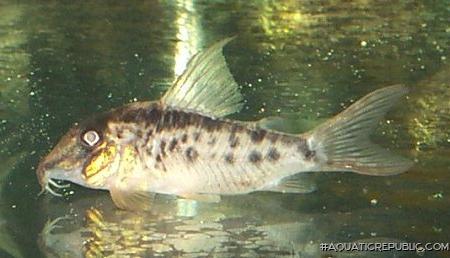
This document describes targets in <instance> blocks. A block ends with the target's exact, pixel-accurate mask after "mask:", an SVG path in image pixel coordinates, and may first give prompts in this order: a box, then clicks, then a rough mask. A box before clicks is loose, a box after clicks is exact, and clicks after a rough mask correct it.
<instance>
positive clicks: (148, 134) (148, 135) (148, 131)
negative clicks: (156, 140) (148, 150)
mask: <svg viewBox="0 0 450 258" xmlns="http://www.w3.org/2000/svg"><path fill="white" fill-rule="evenodd" d="M152 134H153V130H152V129H147V131H146V133H145V136H144V140H143V141H142V142H143V143H142V145H143V146H146V145H147V144H148V141H149V139H150V137H151V136H152Z"/></svg>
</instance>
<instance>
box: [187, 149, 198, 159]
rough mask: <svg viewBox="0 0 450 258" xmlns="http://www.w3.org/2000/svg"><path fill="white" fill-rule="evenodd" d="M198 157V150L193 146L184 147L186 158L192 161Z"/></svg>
mask: <svg viewBox="0 0 450 258" xmlns="http://www.w3.org/2000/svg"><path fill="white" fill-rule="evenodd" d="M197 157H198V152H197V151H196V150H195V149H194V148H193V147H189V148H187V149H186V158H187V159H188V160H189V161H191V162H193V161H194V160H196V159H197Z"/></svg>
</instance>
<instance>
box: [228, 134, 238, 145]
mask: <svg viewBox="0 0 450 258" xmlns="http://www.w3.org/2000/svg"><path fill="white" fill-rule="evenodd" d="M228 141H229V142H230V147H231V148H236V147H237V146H238V145H239V137H236V136H235V137H231V136H230V139H229V140H228Z"/></svg>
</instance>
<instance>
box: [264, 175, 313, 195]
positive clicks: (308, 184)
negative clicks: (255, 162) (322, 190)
mask: <svg viewBox="0 0 450 258" xmlns="http://www.w3.org/2000/svg"><path fill="white" fill-rule="evenodd" d="M316 189H317V186H316V184H315V183H314V182H313V181H312V180H311V179H310V178H306V177H305V176H293V177H288V178H285V179H282V180H281V181H280V182H278V184H273V185H269V186H267V187H266V188H264V189H263V191H271V192H280V193H311V192H314V191H315V190H316Z"/></svg>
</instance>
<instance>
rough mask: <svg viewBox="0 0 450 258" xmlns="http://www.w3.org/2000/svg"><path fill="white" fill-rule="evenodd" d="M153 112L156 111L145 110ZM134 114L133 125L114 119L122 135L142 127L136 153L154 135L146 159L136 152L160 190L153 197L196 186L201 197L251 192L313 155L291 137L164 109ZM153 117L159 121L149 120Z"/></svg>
mask: <svg viewBox="0 0 450 258" xmlns="http://www.w3.org/2000/svg"><path fill="white" fill-rule="evenodd" d="M152 108H153V109H155V110H156V111H148V110H147V111H144V110H146V109H152ZM136 109H139V110H141V111H133V112H134V115H135V116H137V118H135V119H137V120H138V121H137V122H134V123H132V122H130V123H126V122H125V121H124V120H123V119H122V118H123V117H122V118H120V116H119V118H118V117H117V116H116V117H115V119H116V122H117V124H120V125H121V128H122V129H124V131H125V132H124V134H125V135H126V134H128V131H130V130H133V129H136V128H140V129H142V128H144V129H143V132H144V134H143V135H142V139H136V143H135V144H136V147H137V148H140V146H142V141H144V140H146V139H145V136H146V134H145V133H146V132H147V131H146V130H152V131H153V132H152V134H151V135H150V136H149V139H147V140H148V141H147V142H148V144H147V146H146V147H145V148H146V149H148V148H151V149H152V152H148V151H147V152H148V153H149V155H145V153H146V152H145V151H142V150H141V152H143V153H144V157H142V159H143V163H145V164H146V167H147V168H148V169H149V170H152V168H153V170H152V171H151V173H150V174H151V175H154V178H153V179H152V180H149V181H148V182H149V183H150V184H151V182H154V185H155V187H159V186H161V187H162V186H164V187H165V188H161V189H159V188H152V189H153V190H152V191H155V192H160V191H166V190H164V189H175V191H179V189H183V187H187V189H188V188H189V187H191V185H196V186H195V187H200V188H196V189H198V191H200V192H204V193H208V192H217V191H219V192H222V193H229V192H232V193H239V192H247V191H250V190H251V189H253V190H256V189H260V188H261V187H263V186H264V184H266V183H265V182H268V181H271V180H275V178H278V177H279V174H277V173H280V171H291V172H294V171H296V168H294V167H293V165H287V166H289V167H286V165H285V164H298V163H296V162H297V160H303V161H306V158H305V155H306V156H308V155H314V153H312V152H311V153H308V152H307V151H308V150H309V146H308V144H307V142H306V140H305V138H302V137H299V136H296V135H288V134H282V133H277V132H273V131H270V130H266V129H263V128H252V127H249V126H248V125H247V124H246V123H242V122H239V121H230V120H225V119H214V118H210V117H206V116H202V115H200V114H196V113H190V112H185V111H176V110H171V109H167V110H165V109H164V108H163V107H161V106H160V105H154V104H150V106H147V107H144V106H141V107H137V108H136ZM133 112H131V113H133ZM130 116H131V115H127V116H125V118H127V117H130ZM158 117H159V119H160V120H158V121H151V120H152V119H156V118H158ZM140 118H142V120H139V119H140ZM144 118H145V119H148V120H144ZM149 120H150V121H149ZM126 137H128V136H126ZM126 137H125V138H126ZM135 138H138V137H135ZM128 144H133V142H129V143H128ZM249 148H250V149H249ZM150 153H151V155H150ZM308 157H310V156H308ZM166 180H167V181H166ZM172 185H173V188H171V187H172ZM219 185H220V186H219ZM179 187H181V188H179ZM176 189H178V190H176ZM188 191H189V190H188Z"/></svg>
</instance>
